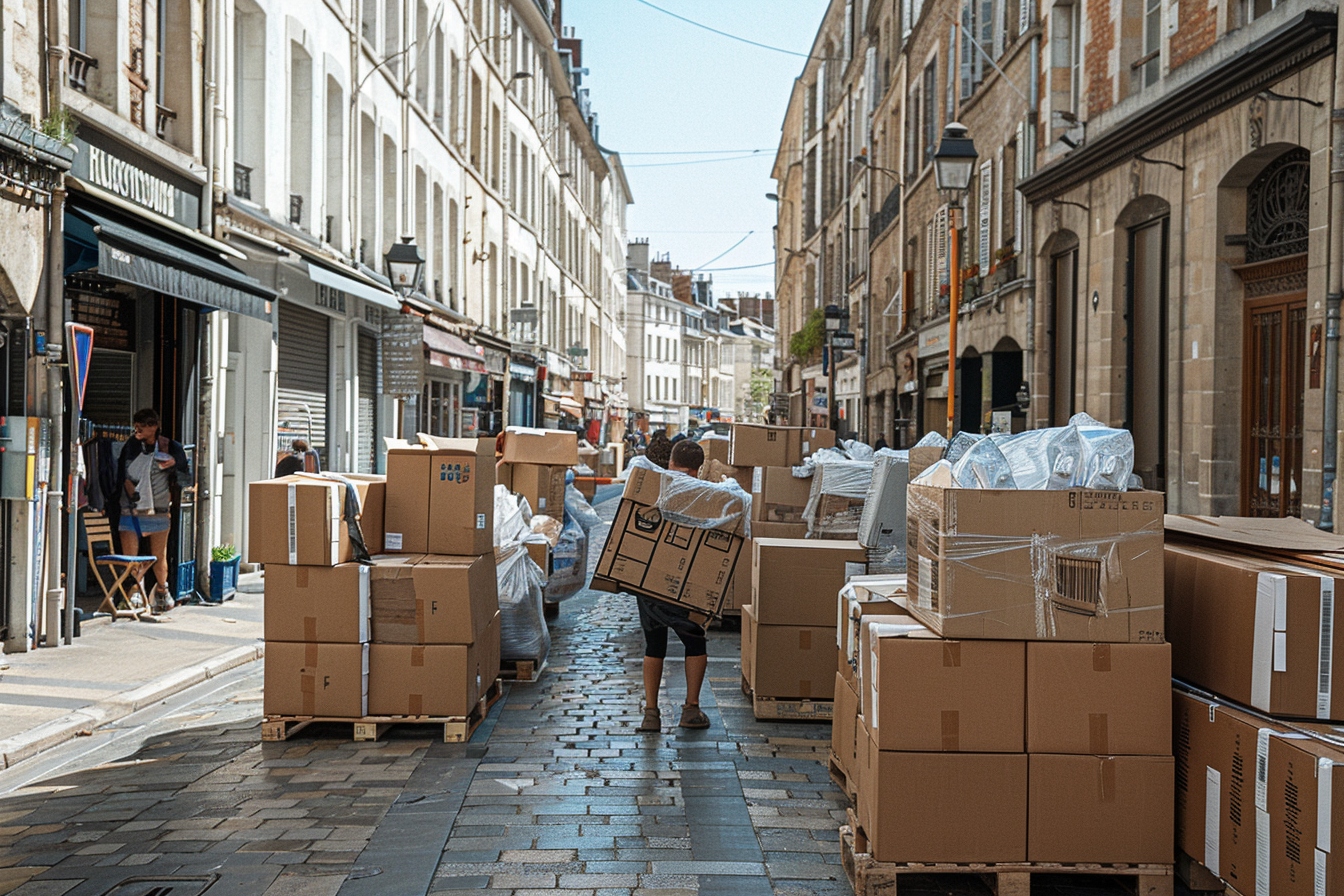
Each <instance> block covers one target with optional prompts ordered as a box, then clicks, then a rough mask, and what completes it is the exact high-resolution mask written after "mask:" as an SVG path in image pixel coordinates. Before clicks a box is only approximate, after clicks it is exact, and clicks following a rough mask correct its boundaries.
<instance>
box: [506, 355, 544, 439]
mask: <svg viewBox="0 0 1344 896" xmlns="http://www.w3.org/2000/svg"><path fill="white" fill-rule="evenodd" d="M508 407H509V425H510V426H537V425H538V421H537V362H536V359H535V358H533V357H532V356H530V355H514V356H513V357H512V358H510V359H509V403H508Z"/></svg>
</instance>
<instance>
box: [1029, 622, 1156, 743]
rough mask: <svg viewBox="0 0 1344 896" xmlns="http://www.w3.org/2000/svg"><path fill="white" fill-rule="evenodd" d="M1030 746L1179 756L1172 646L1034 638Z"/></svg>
mask: <svg viewBox="0 0 1344 896" xmlns="http://www.w3.org/2000/svg"><path fill="white" fill-rule="evenodd" d="M1027 752H1028V753H1093V754H1096V755H1100V756H1122V755H1136V756H1170V755H1171V645H1169V644H1066V643H1060V642H1051V641H1038V642H1033V643H1030V644H1028V645H1027Z"/></svg>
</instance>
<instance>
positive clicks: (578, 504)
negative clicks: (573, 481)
mask: <svg viewBox="0 0 1344 896" xmlns="http://www.w3.org/2000/svg"><path fill="white" fill-rule="evenodd" d="M565 515H566V516H568V517H571V518H573V519H575V520H577V521H578V523H579V525H580V526H582V527H583V531H584V532H585V533H587V532H591V531H592V530H593V527H594V526H599V525H601V524H602V517H600V516H598V515H597V511H596V510H594V509H593V505H591V504H589V503H588V499H587V498H585V497H584V496H583V492H581V491H579V490H578V489H577V488H575V487H574V486H573V485H566V486H565Z"/></svg>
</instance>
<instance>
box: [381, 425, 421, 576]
mask: <svg viewBox="0 0 1344 896" xmlns="http://www.w3.org/2000/svg"><path fill="white" fill-rule="evenodd" d="M430 462H431V458H430V456H429V452H428V451H426V450H425V449H423V448H392V449H390V450H389V451H388V452H387V493H386V498H385V501H386V504H385V506H384V508H383V532H384V535H383V550H384V551H387V552H389V553H397V552H401V553H407V554H424V553H426V552H427V551H429V468H430Z"/></svg>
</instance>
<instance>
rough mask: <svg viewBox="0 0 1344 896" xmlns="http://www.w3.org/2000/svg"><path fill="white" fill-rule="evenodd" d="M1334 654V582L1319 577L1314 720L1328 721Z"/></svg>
mask: <svg viewBox="0 0 1344 896" xmlns="http://www.w3.org/2000/svg"><path fill="white" fill-rule="evenodd" d="M1334 653H1335V580H1334V578H1333V577H1332V576H1321V627H1320V639H1319V640H1318V642H1317V655H1316V661H1317V666H1316V670H1317V677H1316V718H1318V719H1330V718H1334V714H1333V713H1332V712H1331V708H1330V698H1331V697H1332V696H1333V694H1332V691H1333V689H1334V688H1333V684H1334V682H1333V681H1332V679H1333V678H1334V672H1335V670H1334Z"/></svg>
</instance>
